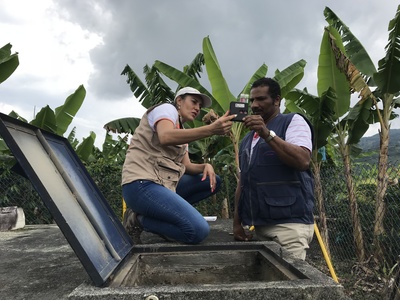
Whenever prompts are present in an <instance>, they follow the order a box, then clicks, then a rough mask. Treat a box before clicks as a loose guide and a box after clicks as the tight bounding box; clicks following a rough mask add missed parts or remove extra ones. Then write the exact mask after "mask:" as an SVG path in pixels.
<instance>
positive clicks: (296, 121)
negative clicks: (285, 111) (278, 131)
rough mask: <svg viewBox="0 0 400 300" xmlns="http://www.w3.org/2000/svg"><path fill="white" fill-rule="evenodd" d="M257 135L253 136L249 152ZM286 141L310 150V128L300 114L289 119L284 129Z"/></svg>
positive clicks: (257, 138) (256, 139) (255, 142)
mask: <svg viewBox="0 0 400 300" xmlns="http://www.w3.org/2000/svg"><path fill="white" fill-rule="evenodd" d="M259 139H260V137H259V136H257V137H256V138H254V137H253V141H252V143H251V153H252V152H253V147H254V146H255V145H256V144H257V142H258V140H259ZM285 141H286V142H288V143H291V144H293V145H296V146H300V147H305V148H307V149H308V150H310V152H312V140H311V129H310V126H308V123H307V121H306V120H304V118H303V117H302V116H300V115H297V114H296V115H294V116H293V119H292V120H291V121H290V124H289V126H288V128H287V129H286V139H285Z"/></svg>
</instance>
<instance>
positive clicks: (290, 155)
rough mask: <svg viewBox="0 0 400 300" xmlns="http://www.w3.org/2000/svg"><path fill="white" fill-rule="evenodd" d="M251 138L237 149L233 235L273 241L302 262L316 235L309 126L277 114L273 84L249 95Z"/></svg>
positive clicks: (263, 83)
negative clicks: (252, 232) (237, 171)
mask: <svg viewBox="0 0 400 300" xmlns="http://www.w3.org/2000/svg"><path fill="white" fill-rule="evenodd" d="M249 101H250V104H251V110H252V113H253V114H252V115H249V116H246V117H245V118H244V126H246V127H247V128H249V129H250V132H249V133H248V134H247V135H246V136H245V137H244V139H243V140H242V142H241V145H240V149H239V167H240V177H239V181H238V185H237V188H236V193H235V215H234V222H233V232H234V237H235V239H236V240H239V241H248V240H251V239H252V234H247V233H246V232H245V230H244V228H243V227H242V225H248V226H250V229H254V230H255V233H256V235H257V238H258V239H259V240H274V241H276V242H277V243H279V244H280V245H281V246H282V247H283V248H285V249H286V250H288V251H289V252H290V253H292V255H293V256H294V257H296V258H300V259H303V260H304V259H305V257H306V250H307V249H308V248H309V246H308V245H309V243H310V242H311V240H312V237H313V234H314V218H313V207H314V182H313V177H312V174H311V172H310V169H309V165H310V161H311V152H312V136H313V133H312V126H311V124H310V123H309V121H308V120H307V119H306V118H304V117H303V116H301V115H299V114H281V113H280V103H281V96H280V86H279V84H278V83H277V82H276V81H274V80H273V79H271V78H261V79H259V80H257V81H255V82H254V83H253V85H252V87H251V90H250V99H249Z"/></svg>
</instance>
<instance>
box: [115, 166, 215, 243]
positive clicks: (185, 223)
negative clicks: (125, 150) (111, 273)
mask: <svg viewBox="0 0 400 300" xmlns="http://www.w3.org/2000/svg"><path fill="white" fill-rule="evenodd" d="M202 176H203V175H202V174H199V175H187V174H185V175H183V176H182V178H181V179H180V181H179V183H178V186H177V188H176V193H175V192H173V191H171V190H169V189H167V188H166V187H164V186H162V185H159V184H157V183H154V182H152V181H148V180H136V181H133V182H131V183H128V184H124V185H123V186H122V194H123V197H124V200H125V202H126V204H127V205H128V206H129V207H130V208H131V209H132V210H133V211H134V212H136V213H137V214H138V219H139V221H140V223H141V224H142V226H143V228H144V230H145V231H150V232H153V233H157V234H162V235H164V236H167V237H169V238H172V239H174V240H177V241H180V242H183V243H187V244H198V243H200V242H201V241H203V240H204V239H205V238H206V237H207V236H208V234H209V232H210V228H209V226H208V223H207V221H206V220H205V219H204V217H203V216H202V215H201V214H200V213H199V212H198V211H197V209H195V208H194V207H193V206H192V204H195V203H197V202H199V201H201V200H203V199H205V198H207V197H209V196H211V195H213V194H215V193H217V192H218V191H219V190H220V188H221V178H220V177H219V176H217V186H216V188H215V190H214V192H212V193H211V188H210V180H209V178H208V177H207V178H206V179H205V180H204V181H201V178H202Z"/></svg>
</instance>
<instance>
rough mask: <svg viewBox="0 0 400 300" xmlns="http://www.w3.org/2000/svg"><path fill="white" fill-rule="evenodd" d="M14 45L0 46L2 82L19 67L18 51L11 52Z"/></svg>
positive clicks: (0, 74)
mask: <svg viewBox="0 0 400 300" xmlns="http://www.w3.org/2000/svg"><path fill="white" fill-rule="evenodd" d="M11 48H12V45H11V44H10V43H8V44H7V45H5V46H3V47H2V48H0V84H1V83H2V82H3V81H5V80H6V79H7V78H8V77H10V76H11V74H12V73H14V71H15V70H16V69H17V67H18V65H19V59H18V53H14V54H11Z"/></svg>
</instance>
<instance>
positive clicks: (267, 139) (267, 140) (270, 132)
mask: <svg viewBox="0 0 400 300" xmlns="http://www.w3.org/2000/svg"><path fill="white" fill-rule="evenodd" d="M274 137H276V133H275V132H273V131H272V130H270V131H269V136H268V137H267V138H266V139H265V141H266V142H267V143H269V142H270V141H271V140H272V139H273V138H274Z"/></svg>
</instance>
